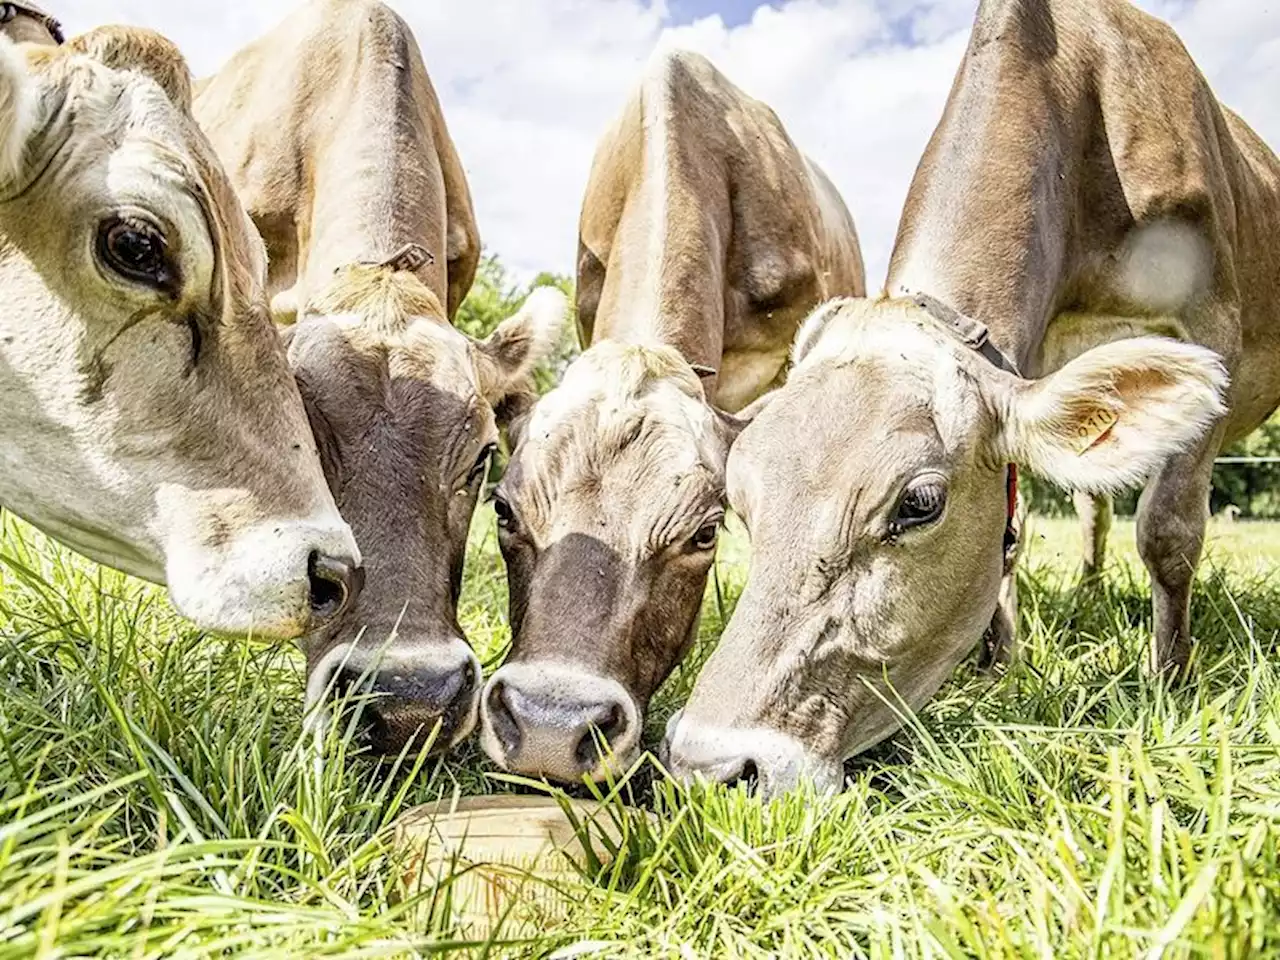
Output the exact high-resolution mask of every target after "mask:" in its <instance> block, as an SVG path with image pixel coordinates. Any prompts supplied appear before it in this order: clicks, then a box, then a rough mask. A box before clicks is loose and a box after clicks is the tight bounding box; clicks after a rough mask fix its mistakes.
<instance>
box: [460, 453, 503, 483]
mask: <svg viewBox="0 0 1280 960" xmlns="http://www.w3.org/2000/svg"><path fill="white" fill-rule="evenodd" d="M496 447H497V444H493V443H490V444H486V445H485V448H484V449H483V450H481V451H480V456H479V457H477V458H476V464H475V466H474V467H472V468H471V472H470V473H468V474H467V487H468V488H470V487H474V486H475V485H476V484H477V483H479V482H480V481H481V480H482V479H483V478H484V476H485V474H486V473H488V472H489V459H490V458H491V457H492V456H493V451H494V449H495V448H496Z"/></svg>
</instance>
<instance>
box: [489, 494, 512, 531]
mask: <svg viewBox="0 0 1280 960" xmlns="http://www.w3.org/2000/svg"><path fill="white" fill-rule="evenodd" d="M493 512H494V513H496V514H497V515H498V526H499V527H501V528H502V529H503V530H510V529H511V528H512V527H513V526H515V522H516V515H515V512H514V511H513V510H512V509H511V504H509V503H507V501H506V500H504V499H503V498H502V497H500V496H498V495H497V494H496V493H495V494H494V495H493Z"/></svg>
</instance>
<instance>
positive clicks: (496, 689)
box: [488, 680, 522, 757]
mask: <svg viewBox="0 0 1280 960" xmlns="http://www.w3.org/2000/svg"><path fill="white" fill-rule="evenodd" d="M488 701H489V702H488V707H489V725H490V726H491V727H492V728H493V733H494V736H496V737H497V738H498V743H499V744H501V745H502V751H503V753H505V754H506V755H507V756H508V757H512V756H514V755H515V754H516V752H517V751H519V749H520V742H521V739H522V738H521V735H520V724H519V723H517V722H516V714H515V711H514V710H512V709H511V700H510V693H509V692H508V690H507V685H506V684H505V683H503V682H502V681H501V680H499V681H496V682H495V683H494V684H493V685H492V686H491V687H490V688H489V696H488Z"/></svg>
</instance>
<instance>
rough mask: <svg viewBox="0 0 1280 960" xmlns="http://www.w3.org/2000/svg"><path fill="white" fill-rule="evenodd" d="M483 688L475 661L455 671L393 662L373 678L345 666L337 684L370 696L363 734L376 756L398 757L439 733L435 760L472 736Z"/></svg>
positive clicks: (433, 750)
mask: <svg viewBox="0 0 1280 960" xmlns="http://www.w3.org/2000/svg"><path fill="white" fill-rule="evenodd" d="M478 685H479V667H478V664H476V662H475V661H474V660H473V659H469V660H468V661H467V662H466V663H464V664H462V665H461V666H457V667H454V668H452V669H439V668H431V667H420V668H416V669H415V668H413V667H411V666H409V665H407V664H403V663H395V662H392V663H388V664H387V665H386V666H384V667H382V668H381V669H379V670H378V671H377V672H376V673H374V674H373V675H372V676H369V675H367V674H366V673H364V672H363V671H361V670H360V669H359V668H358V667H356V666H354V665H352V666H344V667H343V668H342V669H340V670H339V671H338V675H337V677H336V678H335V680H334V686H335V689H336V690H337V691H338V692H339V693H343V692H346V691H348V690H352V689H355V690H358V691H360V692H361V693H367V694H368V695H369V696H368V699H367V700H366V701H365V702H364V703H363V711H362V713H361V715H360V724H359V729H360V736H361V738H362V739H363V740H364V742H365V743H366V744H368V746H369V747H370V748H371V749H372V750H373V751H374V752H375V753H398V752H400V751H401V750H403V749H404V748H405V746H406V745H407V744H410V743H411V742H413V741H414V740H415V739H417V742H418V744H419V745H421V744H422V743H424V742H425V738H426V737H429V736H431V735H432V733H433V732H434V733H435V739H434V740H433V741H432V743H431V750H430V753H431V754H432V755H436V754H440V753H443V752H444V751H446V750H448V749H449V747H450V746H452V745H453V744H454V743H455V742H457V741H458V740H459V739H461V738H462V737H465V736H466V734H468V733H470V732H471V725H472V722H473V719H474V716H475V706H476V704H475V701H476V690H477V687H478ZM437 728H438V729H437Z"/></svg>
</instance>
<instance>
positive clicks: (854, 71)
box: [49, 0, 1280, 284]
mask: <svg viewBox="0 0 1280 960" xmlns="http://www.w3.org/2000/svg"><path fill="white" fill-rule="evenodd" d="M391 5H392V6H394V7H396V8H397V9H398V10H399V11H400V13H401V14H402V15H403V16H404V17H405V18H406V19H407V20H408V21H409V23H410V24H411V25H412V26H413V28H414V31H415V33H416V34H417V37H418V41H419V44H420V45H421V47H422V49H423V55H424V57H425V60H426V63H427V66H428V69H429V70H430V71H431V74H432V79H433V80H434V82H435V84H436V88H437V90H438V91H439V94H440V98H441V100H442V102H443V105H444V109H445V114H446V118H447V120H448V122H449V126H450V129H451V131H452V133H453V136H454V139H455V141H457V144H458V149H459V152H460V153H461V154H462V159H463V162H464V164H465V165H466V168H467V172H468V176H469V177H470V180H471V188H472V193H473V194H474V196H475V202H476V210H477V216H478V218H479V222H480V233H481V236H482V238H483V239H484V241H485V244H486V246H487V247H489V249H491V250H494V251H496V252H498V253H499V254H501V255H502V256H503V258H504V259H505V260H506V261H507V262H508V263H509V264H510V265H511V266H513V267H514V268H516V269H517V270H518V271H520V272H521V273H526V274H527V273H532V272H535V271H537V270H542V269H552V270H558V271H562V272H571V271H572V270H573V266H574V259H575V254H576V248H577V220H578V209H579V204H580V202H581V199H582V190H583V188H584V186H585V183H586V177H587V171H588V169H589V166H590V163H591V155H592V152H593V150H594V147H595V142H596V139H597V138H598V136H599V135H600V133H601V132H602V131H603V129H604V127H605V125H606V124H607V123H608V122H609V120H610V119H611V118H612V116H613V115H614V114H615V113H616V112H617V110H618V109H620V107H621V106H622V103H623V100H624V98H625V97H626V96H627V94H628V92H629V91H630V89H631V87H632V84H633V83H634V82H635V78H636V75H637V73H638V71H639V69H640V67H641V66H642V64H643V63H644V62H645V60H646V59H647V57H648V56H649V54H650V52H651V51H652V49H653V48H654V47H655V46H656V45H658V44H659V43H662V44H676V45H681V46H689V47H693V48H694V49H698V50H700V51H702V52H704V53H706V54H707V55H709V56H710V57H711V58H712V59H713V60H714V61H715V62H716V63H717V64H718V65H719V66H720V67H721V69H723V70H724V71H725V72H726V73H727V74H728V75H729V76H730V77H731V78H732V79H733V80H734V81H735V82H737V83H738V84H739V85H740V86H742V87H743V88H744V89H745V90H747V92H749V93H751V94H753V95H754V96H757V97H760V98H761V99H763V100H766V101H767V102H769V103H770V104H771V105H772V106H773V107H774V108H775V109H776V110H777V112H778V114H779V116H781V118H782V120H783V122H784V123H785V124H786V125H787V126H788V128H789V130H790V132H791V134H792V137H793V139H794V140H795V141H796V142H797V144H798V145H799V146H800V147H801V149H803V150H805V151H806V152H807V153H809V154H810V155H811V156H813V157H814V159H816V160H817V161H818V162H819V163H820V164H822V165H823V166H824V167H825V168H826V170H827V172H828V173H829V174H830V175H831V177H832V179H833V180H834V181H835V183H836V184H837V186H838V187H839V188H840V190H841V192H842V193H843V194H844V197H845V200H846V202H847V203H848V204H849V207H850V209H851V210H852V211H853V213H854V217H855V219H856V220H857V223H858V227H859V230H860V232H861V234H862V238H863V246H864V250H865V253H866V256H867V261H868V262H867V267H868V271H867V273H868V278H869V280H870V281H871V282H872V283H873V284H874V283H879V282H880V280H882V279H883V277H884V271H885V266H886V263H887V260H888V255H889V251H890V247H891V246H892V243H893V234H894V231H895V229H896V227H897V219H898V214H899V211H900V209H901V205H902V201H903V198H904V197H905V195H906V190H907V185H908V183H909V181H910V178H911V175H912V173H913V172H914V170H915V165H916V162H917V160H918V159H919V156H920V154H921V152H922V151H923V149H924V145H925V142H926V141H927V139H928V137H929V134H930V133H931V132H932V129H933V126H934V124H935V123H936V122H937V120H938V117H939V116H940V114H941V110H942V106H943V104H944V102H945V100H946V94H947V90H948V89H949V87H950V84H951V78H952V76H953V74H954V72H955V68H956V66H957V64H958V63H959V62H960V57H961V55H962V52H963V49H964V44H965V40H966V37H967V32H968V28H969V23H970V20H971V18H972V15H973V9H974V6H975V4H974V3H973V0H782V2H779V0H775V2H774V4H773V5H771V6H763V7H761V8H760V9H757V10H756V11H755V13H754V15H753V16H752V18H751V19H750V21H749V22H747V23H744V24H742V25H741V26H738V27H735V28H726V26H725V25H724V22H723V20H721V18H720V17H718V16H712V17H708V18H704V19H702V20H699V21H697V22H695V23H693V24H689V25H686V26H679V27H672V26H671V25H669V24H668V23H666V7H665V4H664V3H663V2H662V0H653V2H645V0H392V3H391ZM1141 5H1142V6H1144V7H1145V8H1147V9H1149V10H1152V11H1153V12H1156V13H1159V14H1160V15H1163V16H1166V17H1169V18H1171V19H1172V20H1173V22H1174V24H1175V26H1176V27H1177V28H1178V29H1179V31H1180V32H1181V34H1182V36H1183V39H1184V40H1185V42H1186V44H1187V46H1188V48H1189V49H1190V50H1191V52H1192V54H1193V55H1194V56H1195V57H1196V58H1197V59H1198V61H1199V63H1200V64H1201V67H1202V69H1203V70H1204V72H1205V73H1206V75H1207V76H1208V77H1209V80H1210V82H1211V84H1213V86H1214V88H1215V90H1216V91H1217V92H1218V94H1219V96H1220V97H1222V99H1223V100H1224V102H1226V103H1227V104H1228V105H1229V106H1231V107H1233V108H1234V109H1236V110H1237V111H1238V112H1240V113H1241V114H1242V115H1243V116H1244V117H1245V119H1246V120H1248V121H1249V122H1250V123H1251V124H1252V125H1253V126H1254V128H1255V129H1256V130H1257V131H1258V132H1259V133H1260V134H1261V135H1262V136H1263V137H1264V138H1267V139H1268V140H1269V141H1270V142H1271V143H1274V144H1280V100H1277V98H1276V96H1275V91H1276V90H1277V89H1280V4H1277V3H1271V2H1263V0H1142V3H1141ZM49 6H51V7H54V8H56V10H57V12H58V14H59V15H60V16H61V17H62V19H63V21H64V23H65V24H66V26H67V28H68V30H69V31H79V30H83V29H86V28H88V27H90V26H93V25H95V24H98V23H107V22H127V23H137V24H143V25H146V26H150V27H153V28H155V29H157V30H159V31H161V32H162V33H165V34H166V35H167V36H169V37H170V38H172V39H173V40H174V41H175V42H177V43H178V44H179V45H180V46H181V47H182V49H183V50H184V51H185V52H186V54H187V56H188V58H189V59H190V60H191V62H192V66H193V68H194V69H195V71H196V72H197V73H198V74H203V73H207V72H210V71H211V70H213V69H216V67H217V66H218V65H219V64H220V63H221V62H222V61H223V60H225V59H226V58H227V57H228V56H229V55H230V54H231V53H232V51H234V50H235V49H236V48H237V47H238V46H240V45H241V44H243V43H246V42H248V41H249V40H251V39H252V38H253V37H255V36H257V35H258V34H260V33H263V32H265V31H266V30H267V29H268V28H269V27H270V26H271V25H272V24H273V23H274V22H276V21H277V20H278V19H279V18H280V17H282V16H283V15H284V14H285V13H286V12H287V11H288V10H289V9H290V8H291V7H292V6H293V3H292V2H289V0H224V2H222V3H219V4H209V3H200V4H197V3H190V2H185V0H183V2H158V0H105V2H104V0H66V2H61V3H60V2H58V0H51V2H50V4H49Z"/></svg>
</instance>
